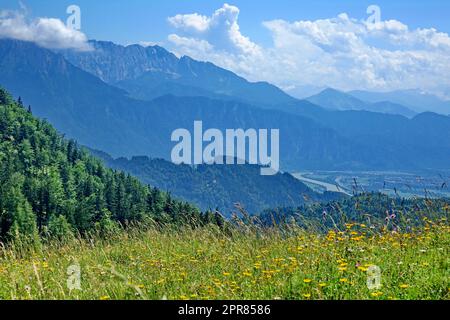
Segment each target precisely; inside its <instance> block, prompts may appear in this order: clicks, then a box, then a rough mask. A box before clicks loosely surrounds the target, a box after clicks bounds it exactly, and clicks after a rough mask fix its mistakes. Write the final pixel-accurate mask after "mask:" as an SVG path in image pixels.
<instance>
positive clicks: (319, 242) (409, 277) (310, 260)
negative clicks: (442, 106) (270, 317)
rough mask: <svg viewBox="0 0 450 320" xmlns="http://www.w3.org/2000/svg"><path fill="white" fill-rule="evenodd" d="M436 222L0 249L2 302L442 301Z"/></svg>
mask: <svg viewBox="0 0 450 320" xmlns="http://www.w3.org/2000/svg"><path fill="white" fill-rule="evenodd" d="M444 222H445V221H443V222H441V223H439V224H434V223H429V224H428V226H427V227H425V228H424V229H423V230H417V231H416V232H415V233H408V234H400V233H387V232H386V233H380V234H378V235H374V236H369V235H368V228H367V227H366V226H364V225H347V229H346V230H344V231H341V232H330V233H329V234H327V235H322V236H319V235H316V234H313V233H307V232H304V231H301V230H290V231H289V232H288V233H286V232H280V231H276V230H266V231H263V230H259V229H247V230H246V231H242V230H241V231H233V232H232V233H230V234H229V235H225V234H224V233H223V232H221V231H219V230H217V229H215V228H213V227H208V228H202V229H197V230H187V229H186V230H181V231H180V230H179V231H174V230H172V231H168V230H166V231H159V230H156V229H150V230H148V229H147V230H145V231H144V230H134V231H131V232H127V233H125V232H120V233H118V234H116V235H113V236H111V237H109V238H108V241H106V240H90V241H88V240H71V241H69V243H66V244H44V245H42V246H41V247H40V248H37V249H36V250H33V252H28V251H23V250H21V249H20V248H19V247H16V248H3V249H2V251H0V299H101V300H108V299H169V300H171V299H177V300H178V299H194V300H197V299H449V298H450V291H449V290H450V278H449V270H450V255H449V248H450V228H449V226H448V225H446V224H444ZM374 266H377V267H374ZM378 267H379V270H380V271H381V275H380V278H379V279H380V282H379V283H380V286H378V287H377V277H376V272H375V273H371V271H373V270H375V271H376V270H377V269H378ZM368 280H369V284H372V287H371V289H369V287H368ZM70 288H71V289H70Z"/></svg>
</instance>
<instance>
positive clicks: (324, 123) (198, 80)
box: [0, 40, 450, 170]
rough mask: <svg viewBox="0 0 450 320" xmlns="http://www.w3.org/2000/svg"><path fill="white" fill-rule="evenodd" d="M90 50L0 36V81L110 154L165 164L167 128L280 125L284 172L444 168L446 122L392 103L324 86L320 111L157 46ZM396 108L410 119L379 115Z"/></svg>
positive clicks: (448, 147)
mask: <svg viewBox="0 0 450 320" xmlns="http://www.w3.org/2000/svg"><path fill="white" fill-rule="evenodd" d="M91 44H92V45H94V46H95V48H96V50H95V51H92V52H87V53H86V52H68V51H64V52H53V51H50V50H46V49H43V48H40V47H38V46H36V45H34V44H32V43H27V42H20V41H14V40H0V85H2V86H4V87H6V88H7V89H8V90H10V91H11V92H12V93H13V94H14V95H16V96H18V95H20V96H22V99H23V100H24V101H25V103H27V104H31V105H32V109H33V113H34V114H36V115H38V116H40V117H44V118H47V119H48V120H50V122H51V123H52V124H53V125H55V126H56V128H57V129H58V130H60V131H61V132H63V133H65V134H66V135H67V136H69V137H73V138H76V139H77V140H78V141H79V142H80V143H82V144H84V145H87V146H89V147H92V148H95V149H99V150H103V151H106V152H108V153H109V154H111V155H112V156H114V157H120V156H127V157H130V156H136V155H148V156H150V157H153V158H164V159H169V157H170V151H171V148H172V147H173V144H172V142H171V141H170V135H171V132H172V131H173V130H175V129H177V128H188V129H189V128H192V125H193V122H194V121H195V120H203V122H204V126H205V127H213V128H218V129H226V128H244V129H245V128H268V129H271V128H277V129H280V134H281V137H280V139H281V141H280V142H281V146H280V148H281V151H280V153H281V154H280V159H281V165H282V168H283V169H285V170H286V169H292V170H294V169H295V170H305V169H325V170H331V169H333V170H334V169H339V170H355V169H357V170H361V169H364V170H366V169H367V170H372V169H377V170H379V169H383V170H386V169H389V170H415V169H424V168H435V169H439V168H448V167H449V166H450V141H449V140H448V137H449V136H450V117H448V116H442V115H437V114H433V113H424V114H419V115H414V112H415V111H414V110H413V111H411V113H410V110H409V105H408V107H402V105H399V104H398V103H397V102H391V103H382V104H381V106H380V108H384V109H383V111H381V112H368V111H360V110H359V109H363V110H364V108H372V110H370V111H374V110H376V111H378V110H377V109H374V108H376V106H377V105H378V103H377V102H370V103H365V104H364V108H362V107H358V104H359V102H358V103H356V104H355V101H357V100H358V99H359V98H352V97H351V96H348V95H347V94H344V93H340V92H337V91H333V90H326V91H325V92H322V94H319V96H316V97H315V98H314V99H318V100H316V101H315V102H317V103H318V104H320V105H322V107H321V106H318V105H316V104H314V103H312V102H310V101H306V100H297V99H295V98H293V97H291V96H289V95H287V94H286V93H284V92H283V91H282V90H280V89H278V88H277V87H275V86H273V85H270V84H268V83H251V82H248V81H246V80H245V79H243V78H241V77H239V76H237V75H235V74H234V73H232V72H230V71H227V70H224V69H222V68H219V67H217V66H215V65H213V64H211V63H204V62H198V61H195V60H193V59H190V58H188V57H183V58H180V59H179V58H177V57H176V56H174V55H172V54H171V53H169V52H168V51H166V50H165V49H163V48H161V47H147V48H144V47H141V46H136V45H134V46H128V47H123V46H119V45H115V44H112V43H109V42H91ZM314 99H313V98H311V99H310V100H314ZM319 100H320V101H322V102H320V101H319ZM359 100H360V101H363V100H361V99H359ZM319 102H320V103H319ZM351 103H353V105H352V104H351ZM335 109H338V110H342V109H343V110H350V111H336V110H335ZM353 109H358V110H353ZM382 112H384V113H382ZM400 112H401V114H404V115H408V116H409V117H412V118H411V119H408V118H406V117H404V116H402V115H393V114H387V113H400Z"/></svg>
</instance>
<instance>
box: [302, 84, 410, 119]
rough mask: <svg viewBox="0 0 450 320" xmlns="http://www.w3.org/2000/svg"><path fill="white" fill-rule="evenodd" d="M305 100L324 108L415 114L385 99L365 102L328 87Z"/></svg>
mask: <svg viewBox="0 0 450 320" xmlns="http://www.w3.org/2000/svg"><path fill="white" fill-rule="evenodd" d="M306 100H308V101H310V102H312V103H314V104H317V105H319V106H321V107H324V108H325V109H330V110H337V111H348V110H364V111H371V112H380V113H387V114H397V115H402V116H405V117H408V118H411V117H413V116H415V115H416V114H417V113H416V112H414V111H413V110H411V109H409V108H407V107H404V106H402V105H400V104H397V103H393V102H390V101H387V100H386V101H383V100H381V101H374V102H365V101H363V100H361V99H358V98H355V97H354V96H352V95H351V94H347V93H344V92H341V91H338V90H334V89H330V88H328V89H325V90H324V91H322V92H320V93H318V94H316V95H314V96H311V97H309V98H307V99H306Z"/></svg>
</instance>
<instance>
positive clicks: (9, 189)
mask: <svg viewBox="0 0 450 320" xmlns="http://www.w3.org/2000/svg"><path fill="white" fill-rule="evenodd" d="M0 137H1V141H0V241H5V240H8V239H10V238H13V237H16V236H21V235H27V236H33V237H34V236H38V235H46V234H52V235H55V236H59V237H61V238H63V237H66V236H67V235H68V234H71V233H74V232H79V233H85V232H90V231H92V230H100V231H107V230H108V229H110V228H115V227H116V226H117V223H120V224H122V225H126V224H128V223H130V222H134V221H144V220H146V219H149V218H151V219H153V220H156V221H159V222H168V223H170V222H177V223H178V222H183V221H188V220H189V221H194V220H196V221H197V222H201V221H204V220H206V219H207V218H208V219H209V218H211V217H209V216H208V215H203V214H201V213H200V211H199V210H198V209H197V208H195V207H193V206H192V205H190V204H187V203H183V202H179V201H176V200H174V199H172V197H171V196H170V195H168V194H166V193H163V192H161V191H159V190H157V189H150V188H148V187H146V186H144V185H142V184H141V183H140V182H139V181H138V180H137V179H135V178H133V177H131V176H130V175H127V174H125V173H122V172H117V171H113V170H110V169H107V168H106V167H105V166H104V165H103V164H102V163H101V161H99V160H97V159H95V158H93V157H91V156H90V155H89V153H88V152H87V151H84V150H82V149H80V148H79V147H77V144H76V142H74V141H67V140H65V139H64V138H63V137H62V136H61V135H59V134H58V133H57V131H56V130H55V129H54V128H53V127H52V126H51V125H50V124H49V123H47V122H46V121H43V120H38V119H36V118H35V117H34V116H33V115H32V114H31V112H30V111H29V110H26V109H25V108H24V106H23V105H22V103H21V100H20V99H19V101H17V102H15V101H13V100H12V98H11V96H10V95H9V94H8V93H7V92H6V91H4V90H3V89H0ZM192 219H193V220H192Z"/></svg>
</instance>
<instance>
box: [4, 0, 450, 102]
mask: <svg viewBox="0 0 450 320" xmlns="http://www.w3.org/2000/svg"><path fill="white" fill-rule="evenodd" d="M227 2H228V3H225V2H224V1H218V0H165V1H152V0H127V1H119V0H95V1H93V0H58V1H55V0H22V1H21V2H19V1H17V0H1V5H0V38H1V37H10V38H16V39H20V40H26V41H34V42H35V43H37V44H39V45H41V46H43V47H46V48H50V49H58V48H70V49H74V50H88V49H89V45H88V44H87V39H97V40H110V41H113V42H116V43H120V44H132V43H141V44H145V45H149V44H155V43H157V44H160V45H162V46H164V47H165V48H167V49H168V50H170V51H172V52H174V53H175V54H177V55H179V56H181V55H189V56H191V57H193V58H194V59H197V60H202V61H211V62H213V63H215V64H217V65H219V66H221V67H223V68H226V69H229V70H231V71H234V72H236V73H237V74H239V75H241V76H243V77H246V78H247V79H249V80H251V81H268V82H271V83H273V84H276V85H278V86H279V87H281V88H282V89H284V90H286V91H287V92H289V93H291V94H293V95H295V94H296V93H298V92H300V91H302V90H303V89H304V88H305V87H308V88H309V87H311V86H312V87H315V88H323V87H333V88H336V89H340V90H344V91H347V90H356V89H359V90H372V91H392V90H403V89H420V90H423V91H426V92H429V93H435V94H437V95H440V96H442V97H445V98H449V99H450V36H449V33H450V19H448V13H449V12H450V2H449V1H443V0H429V1H418V0H416V1H413V0H410V1H406V0H396V1H386V0H379V1H366V0H339V1H338V0H327V1H326V0H308V1H298V0H278V1H251V0H235V1H227ZM72 4H75V5H78V6H79V7H80V9H81V25H82V27H81V30H80V31H77V30H72V29H70V28H68V27H67V26H66V25H65V21H66V19H67V17H68V15H67V13H66V9H67V7H68V6H69V5H72ZM372 4H375V5H377V6H378V7H379V8H380V11H381V19H380V20H379V21H378V20H377V21H372V22H370V21H369V20H368V17H369V15H368V14H367V12H366V11H367V8H368V7H369V5H372ZM55 18H56V19H55Z"/></svg>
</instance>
